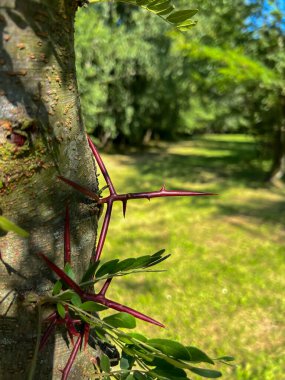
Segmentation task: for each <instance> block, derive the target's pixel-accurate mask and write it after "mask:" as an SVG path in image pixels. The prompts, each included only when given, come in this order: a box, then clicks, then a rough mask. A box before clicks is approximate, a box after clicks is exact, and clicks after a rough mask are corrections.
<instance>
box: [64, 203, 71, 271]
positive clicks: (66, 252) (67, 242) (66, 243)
mask: <svg viewBox="0 0 285 380" xmlns="http://www.w3.org/2000/svg"><path fill="white" fill-rule="evenodd" d="M70 262H71V249H70V223H69V208H68V205H67V206H66V210H65V225H64V265H65V264H66V263H70Z"/></svg>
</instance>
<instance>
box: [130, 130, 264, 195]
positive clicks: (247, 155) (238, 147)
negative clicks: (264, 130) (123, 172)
mask: <svg viewBox="0 0 285 380" xmlns="http://www.w3.org/2000/svg"><path fill="white" fill-rule="evenodd" d="M175 146H176V145H175V144H163V145H162V146H159V147H158V148H157V147H150V148H149V149H148V150H146V149H144V150H143V151H140V152H132V153H130V152H128V157H129V158H131V162H129V165H134V166H135V167H136V168H137V169H138V171H139V174H140V176H142V178H144V177H145V176H148V177H149V178H152V180H153V181H154V182H155V183H156V182H157V180H159V183H161V181H162V180H166V179H167V180H168V181H169V182H171V179H178V180H182V181H183V180H184V179H186V180H187V182H192V183H207V182H211V184H212V182H213V181H216V183H217V186H218V187H221V186H226V187H228V186H230V187H232V186H233V182H236V183H237V184H238V185H240V184H242V185H245V186H247V187H254V188H256V187H260V186H262V187H264V182H263V181H264V178H265V174H266V173H265V172H264V170H263V169H262V165H261V163H260V162H259V158H258V153H257V150H256V145H255V143H254V142H250V141H245V142H241V141H220V140H219V138H218V137H217V139H216V140H215V139H213V137H212V138H211V139H209V140H208V139H206V138H205V137H204V138H200V139H197V138H196V139H195V140H193V141H183V142H180V143H178V144H177V146H179V147H182V149H183V150H182V153H179V152H178V153H175V152H174V153H171V152H168V150H169V148H170V150H171V148H173V147H174V148H175ZM160 179H161V180H160ZM135 181H136V182H137V183H136V182H134V181H133V180H132V187H134V186H135V185H136V186H137V185H139V183H140V182H141V178H140V177H138V179H137V180H135ZM228 181H230V184H229V185H227V183H228Z"/></svg>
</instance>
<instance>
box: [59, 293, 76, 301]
mask: <svg viewBox="0 0 285 380" xmlns="http://www.w3.org/2000/svg"><path fill="white" fill-rule="evenodd" d="M74 294H75V293H74V292H73V291H72V290H67V291H65V292H64V293H62V294H59V295H58V298H59V299H60V300H61V301H70V300H71V298H72V297H73V295H74Z"/></svg>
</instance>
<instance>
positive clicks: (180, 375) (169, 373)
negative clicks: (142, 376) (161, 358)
mask: <svg viewBox="0 0 285 380" xmlns="http://www.w3.org/2000/svg"><path fill="white" fill-rule="evenodd" d="M151 373H153V374H155V375H157V376H158V377H159V378H163V379H167V380H169V379H171V380H178V379H179V380H181V379H187V374H186V372H185V371H183V369H180V368H175V367H172V368H167V369H163V368H155V369H153V370H151Z"/></svg>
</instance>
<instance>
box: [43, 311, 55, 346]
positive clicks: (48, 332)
mask: <svg viewBox="0 0 285 380" xmlns="http://www.w3.org/2000/svg"><path fill="white" fill-rule="evenodd" d="M56 323H57V316H56V315H55V316H54V317H53V319H51V322H50V324H49V325H48V327H47V329H46V331H45V332H44V334H43V336H42V337H41V341H40V347H39V351H41V350H42V349H43V348H44V346H45V345H46V343H47V341H48V338H49V337H50V336H51V334H52V333H53V332H54V330H55V326H56Z"/></svg>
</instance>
